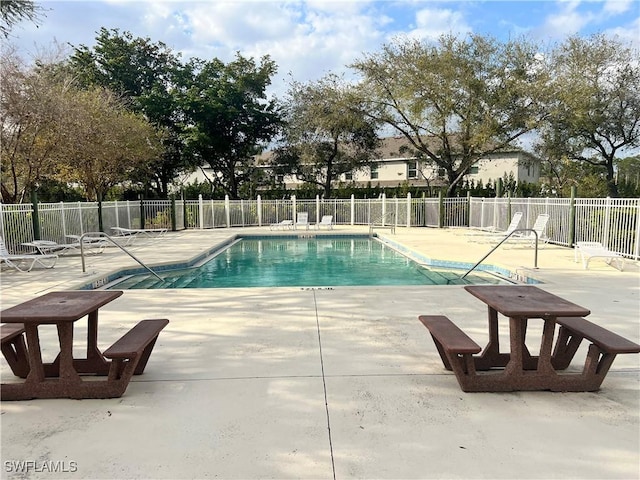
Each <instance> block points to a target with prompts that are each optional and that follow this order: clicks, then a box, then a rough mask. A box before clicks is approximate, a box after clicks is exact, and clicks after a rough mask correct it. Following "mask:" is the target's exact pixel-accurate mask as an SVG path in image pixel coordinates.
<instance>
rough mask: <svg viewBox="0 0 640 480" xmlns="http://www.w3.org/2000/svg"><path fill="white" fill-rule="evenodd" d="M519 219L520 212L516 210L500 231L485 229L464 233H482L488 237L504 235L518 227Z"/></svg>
mask: <svg viewBox="0 0 640 480" xmlns="http://www.w3.org/2000/svg"><path fill="white" fill-rule="evenodd" d="M521 219H522V212H516V213H514V214H513V217H511V222H510V223H509V225H508V226H507V229H506V230H504V231H502V232H496V231H491V230H487V231H481V232H472V233H465V235H469V236H476V235H482V236H484V237H487V236H488V237H489V238H490V237H491V236H494V237H496V236H499V237H505V236H507V235H509V234H510V233H511V232H513V231H514V230H516V229H517V228H518V226H519V225H520V220H521Z"/></svg>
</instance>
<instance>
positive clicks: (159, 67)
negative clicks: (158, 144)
mask: <svg viewBox="0 0 640 480" xmlns="http://www.w3.org/2000/svg"><path fill="white" fill-rule="evenodd" d="M69 68H70V69H71V71H72V72H73V73H74V75H75V76H76V77H77V78H78V81H79V83H80V84H81V85H82V86H84V87H85V88H90V87H92V86H101V87H104V88H108V89H110V90H112V91H113V92H116V93H117V94H118V95H119V96H120V97H121V98H123V99H124V100H125V101H126V106H127V108H129V109H130V110H131V111H133V112H135V113H138V114H142V115H144V116H145V117H146V119H147V120H148V121H149V122H151V123H152V124H153V125H155V126H156V128H157V129H158V130H160V131H161V132H162V134H161V137H160V138H161V139H162V144H163V146H164V148H163V149H162V150H161V151H159V152H158V156H157V157H156V158H154V159H149V163H146V164H144V165H141V168H140V169H135V170H132V171H131V175H132V178H131V179H132V180H133V181H138V182H141V183H143V184H145V185H146V186H147V188H152V189H153V190H155V191H156V194H157V195H158V196H160V197H166V196H167V194H168V188H169V184H170V183H171V182H172V181H173V179H174V178H175V177H176V175H177V173H178V172H180V171H182V170H184V169H187V168H190V167H191V166H192V160H193V159H191V158H189V157H188V156H187V155H186V154H185V149H184V141H183V139H182V133H183V123H182V116H181V114H180V106H179V104H178V98H179V91H180V90H181V89H183V88H185V87H184V84H182V83H181V82H182V81H183V80H184V79H185V77H184V71H183V65H182V64H181V63H180V56H179V54H178V55H175V54H174V53H173V52H172V51H171V49H169V48H168V47H167V46H166V45H165V44H164V43H162V42H157V43H153V42H151V40H150V39H149V38H134V37H133V35H132V34H131V33H129V32H124V33H120V32H119V30H117V29H112V30H107V29H106V28H102V29H100V32H99V33H98V36H97V37H96V45H95V47H93V48H92V49H90V48H88V47H87V46H85V45H81V46H80V47H78V48H76V49H75V52H74V54H73V55H72V56H71V58H70V59H69Z"/></svg>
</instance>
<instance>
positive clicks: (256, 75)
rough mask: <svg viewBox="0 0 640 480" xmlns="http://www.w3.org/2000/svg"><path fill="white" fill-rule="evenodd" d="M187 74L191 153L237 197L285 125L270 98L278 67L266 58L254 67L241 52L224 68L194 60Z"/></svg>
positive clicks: (217, 183)
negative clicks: (260, 156)
mask: <svg viewBox="0 0 640 480" xmlns="http://www.w3.org/2000/svg"><path fill="white" fill-rule="evenodd" d="M187 69H188V70H189V71H190V72H191V74H190V79H189V80H188V81H185V84H186V85H189V87H188V88H186V89H185V91H184V93H183V95H182V98H181V100H180V102H181V105H182V108H183V111H184V115H185V125H186V126H185V141H186V144H187V145H186V146H187V149H188V151H189V152H190V153H191V154H192V155H193V156H194V157H196V158H197V159H198V163H199V164H200V165H206V164H208V165H209V166H210V167H211V169H212V170H213V172H214V175H213V178H211V179H210V181H211V182H212V184H213V187H214V188H218V189H221V190H223V191H224V192H226V193H227V194H228V195H229V196H230V197H231V198H234V199H236V198H239V192H240V188H241V186H242V184H243V183H247V182H251V179H252V178H254V170H255V169H256V167H255V165H254V163H253V157H254V156H255V155H257V154H259V153H260V152H261V151H262V149H263V148H264V145H266V144H268V143H269V142H270V141H271V140H272V138H273V137H274V135H275V134H276V133H277V131H278V129H279V127H280V125H281V118H280V112H279V108H278V104H277V102H276V101H275V99H268V98H267V94H266V88H267V87H268V86H269V85H270V83H271V77H272V76H273V75H274V74H275V73H276V65H275V63H274V62H273V61H272V60H271V59H270V58H269V57H268V56H264V57H262V58H261V59H260V63H259V64H256V62H255V60H254V59H253V58H244V57H243V56H242V55H240V54H239V53H238V54H237V55H236V58H235V60H234V61H232V62H230V63H228V64H226V65H225V64H224V63H223V62H222V61H220V60H218V59H214V60H211V61H209V62H204V61H202V60H199V59H193V60H192V61H191V62H190V63H189V64H188V65H187Z"/></svg>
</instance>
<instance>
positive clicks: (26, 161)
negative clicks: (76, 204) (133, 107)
mask: <svg viewBox="0 0 640 480" xmlns="http://www.w3.org/2000/svg"><path fill="white" fill-rule="evenodd" d="M1 68H2V82H1V83H0V89H1V90H0V93H1V94H0V114H1V122H2V128H1V130H0V135H1V136H0V153H1V162H0V168H1V173H2V183H1V192H2V201H3V202H5V203H17V202H22V201H23V200H24V198H25V196H26V194H27V193H28V192H29V191H31V190H33V189H34V188H37V187H38V185H39V184H40V183H47V181H48V180H56V181H60V182H76V183H80V184H82V185H83V186H84V187H85V189H86V191H87V193H88V196H89V197H91V198H99V197H100V196H101V195H103V194H104V193H105V192H106V190H107V189H108V188H109V187H110V186H111V185H113V184H115V183H117V182H122V181H125V180H126V179H127V174H128V173H129V172H130V171H131V170H132V169H133V168H135V167H136V166H137V165H139V164H141V163H146V162H148V161H149V159H150V158H154V157H156V156H157V155H158V152H157V150H158V148H157V141H156V132H155V130H154V129H153V127H152V126H151V125H150V124H149V123H148V122H146V120H144V119H142V118H140V116H138V115H136V114H133V113H132V112H129V111H127V110H126V109H125V108H124V107H123V105H122V101H121V100H120V99H119V98H118V97H117V96H116V95H115V94H114V93H113V92H111V91H109V90H106V89H102V88H93V89H88V90H79V89H78V88H77V87H76V86H75V84H74V82H73V78H72V77H71V76H70V75H69V74H68V72H66V71H65V70H64V69H62V68H59V66H58V65H53V66H52V65H47V64H42V63H38V64H37V65H36V66H31V67H27V66H25V65H24V63H22V62H21V61H20V59H19V58H18V56H17V55H15V53H12V54H6V55H5V54H3V57H2V62H1Z"/></svg>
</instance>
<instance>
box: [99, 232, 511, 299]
mask: <svg viewBox="0 0 640 480" xmlns="http://www.w3.org/2000/svg"><path fill="white" fill-rule="evenodd" d="M464 272H465V270H461V269H444V268H438V269H431V268H426V267H425V266H424V265H419V264H418V263H416V262H414V261H412V260H410V259H409V258H407V257H406V256H404V255H402V254H400V253H398V252H397V251H395V250H394V249H392V248H390V247H389V246H387V245H385V244H383V243H382V242H380V241H377V240H375V239H373V238H369V237H337V236H336V237H323V236H318V237H312V238H297V237H296V238H291V237H288V238H286V237H278V238H269V237H262V238H258V239H251V238H243V239H242V240H240V241H238V242H237V243H234V244H233V245H231V246H230V247H229V248H227V249H225V250H223V251H221V252H219V253H217V254H216V255H215V256H213V257H212V258H211V259H210V260H208V261H207V262H206V263H204V264H203V265H201V266H199V267H195V268H184V269H179V270H168V271H163V272H158V274H159V275H160V277H162V279H163V280H164V281H163V282H161V281H160V280H158V279H157V278H155V277H154V276H152V275H150V274H138V275H133V276H131V277H129V278H126V279H125V280H123V281H121V282H118V283H116V284H115V285H112V286H111V287H110V288H117V289H140V288H233V287H285V286H300V287H322V286H373V285H460V284H469V283H476V284H477V283H504V281H503V280H500V279H498V278H496V277H494V276H491V275H488V274H486V273H482V272H479V273H478V274H475V273H474V274H471V275H468V276H467V277H466V278H465V279H464V280H463V279H461V278H460V277H461V276H462V275H463V274H464Z"/></svg>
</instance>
